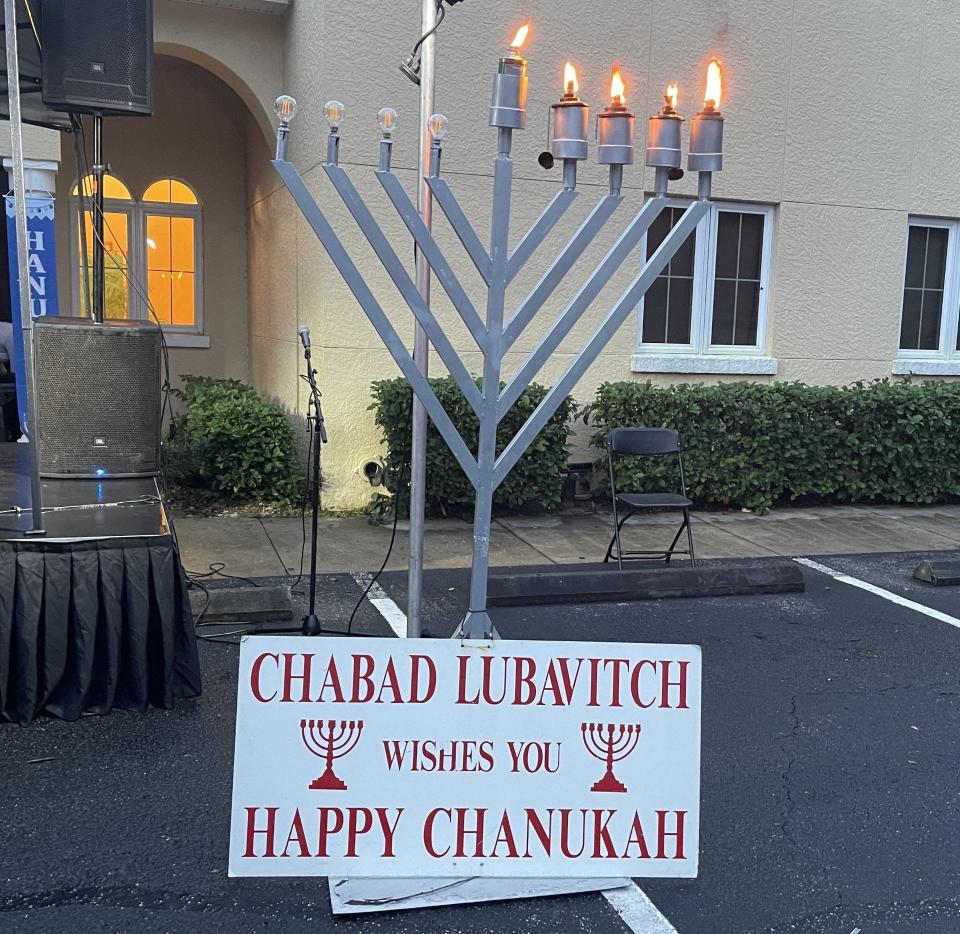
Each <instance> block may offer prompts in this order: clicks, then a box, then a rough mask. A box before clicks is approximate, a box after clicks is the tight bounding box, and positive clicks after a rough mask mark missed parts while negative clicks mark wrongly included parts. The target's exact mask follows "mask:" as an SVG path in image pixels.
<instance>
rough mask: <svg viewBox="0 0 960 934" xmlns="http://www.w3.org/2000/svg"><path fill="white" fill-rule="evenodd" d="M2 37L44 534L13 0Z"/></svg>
mask: <svg viewBox="0 0 960 934" xmlns="http://www.w3.org/2000/svg"><path fill="white" fill-rule="evenodd" d="M3 15H4V38H5V40H6V48H7V89H8V93H9V96H10V150H11V153H12V155H13V197H14V206H15V209H16V227H17V267H18V268H17V282H18V285H19V289H20V329H21V333H22V334H23V366H24V369H25V370H26V374H25V375H26V380H25V381H24V382H25V383H26V387H27V424H26V426H25V427H26V434H27V437H28V438H29V440H30V509H31V517H32V526H31V528H30V531H29V533H28V534H30V535H42V534H43V531H44V530H43V502H42V490H41V486H40V459H39V458H40V452H39V446H38V438H37V380H36V366H35V361H34V349H35V348H34V342H33V311H32V309H31V307H30V256H29V247H28V244H27V185H26V179H25V177H24V171H23V123H22V121H21V117H20V66H19V62H18V61H17V54H18V51H17V9H16V2H15V0H3Z"/></svg>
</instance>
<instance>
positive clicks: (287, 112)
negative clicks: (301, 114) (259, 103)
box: [273, 94, 297, 125]
mask: <svg viewBox="0 0 960 934" xmlns="http://www.w3.org/2000/svg"><path fill="white" fill-rule="evenodd" d="M273 109H274V110H275V111H276V114H277V117H278V118H279V119H280V122H281V123H283V124H284V125H286V124H288V123H289V122H290V121H291V120H292V119H293V118H294V117H295V116H296V115H297V102H296V100H294V98H292V97H291V96H290V95H289V94H281V95H280V96H279V97H278V98H277V100H276V103H275V104H274V105H273Z"/></svg>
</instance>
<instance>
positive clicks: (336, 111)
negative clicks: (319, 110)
mask: <svg viewBox="0 0 960 934" xmlns="http://www.w3.org/2000/svg"><path fill="white" fill-rule="evenodd" d="M344 113H345V108H344V106H343V104H341V103H340V101H327V102H326V103H325V104H324V105H323V115H324V116H325V117H326V118H327V125H328V126H329V127H330V129H331V130H336V129H339V127H340V124H341V123H343V118H344Z"/></svg>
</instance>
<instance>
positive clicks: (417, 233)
mask: <svg viewBox="0 0 960 934" xmlns="http://www.w3.org/2000/svg"><path fill="white" fill-rule="evenodd" d="M376 174H377V178H378V179H379V180H380V184H381V185H382V186H383V189H384V191H386V193H387V197H389V198H390V201H391V202H392V203H393V206H394V208H395V209H396V211H397V213H398V214H399V215H400V219H401V220H402V221H403V223H404V224H405V225H406V227H407V230H409V231H410V233H411V235H412V236H413V239H414V240H415V241H416V244H417V247H418V248H419V250H420V252H421V253H423V255H424V257H425V258H426V260H427V262H428V263H429V264H430V268H431V269H432V270H433V272H434V275H436V277H437V279H438V280H439V282H440V285H442V286H443V289H444V291H445V292H446V293H447V295H448V296H449V297H450V301H451V302H452V303H453V307H454V308H456V309H457V312H458V313H459V315H460V317H461V318H462V319H463V323H464V324H465V325H466V326H467V328H468V330H469V331H470V333H471V335H472V336H473V339H474V340H475V341H476V343H477V346H478V347H479V348H480V350H482V351H486V346H487V329H486V327H485V325H484V323H483V321H482V319H481V318H480V315H479V314H477V310H476V308H474V306H473V303H472V302H471V301H470V299H469V298H468V297H467V293H466V292H465V291H464V289H463V286H462V285H461V284H460V280H459V279H458V278H457V277H456V275H455V274H454V272H453V269H452V268H451V267H450V264H449V263H448V262H447V260H446V257H445V256H444V255H443V253H442V252H441V251H440V248H439V247H438V246H437V241H436V240H435V239H434V238H433V234H431V233H430V231H429V230H428V229H427V226H426V224H424V222H423V219H422V218H421V217H420V215H419V214H418V213H417V209H416V207H415V206H414V204H413V202H412V201H411V200H410V197H409V195H407V193H406V191H405V190H404V188H403V185H401V184H400V180H399V179H398V178H397V176H396V175H394V174H393V173H392V172H377V173H376Z"/></svg>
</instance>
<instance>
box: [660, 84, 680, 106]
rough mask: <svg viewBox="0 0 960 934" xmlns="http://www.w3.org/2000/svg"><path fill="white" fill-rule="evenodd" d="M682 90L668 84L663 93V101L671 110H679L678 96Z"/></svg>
mask: <svg viewBox="0 0 960 934" xmlns="http://www.w3.org/2000/svg"><path fill="white" fill-rule="evenodd" d="M679 93H680V88H679V87H677V85H675V84H668V85H667V89H666V91H664V92H663V100H664V102H665V103H666V105H667V106H668V107H669V108H670V109H671V110H676V109H677V96H678V95H679Z"/></svg>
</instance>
